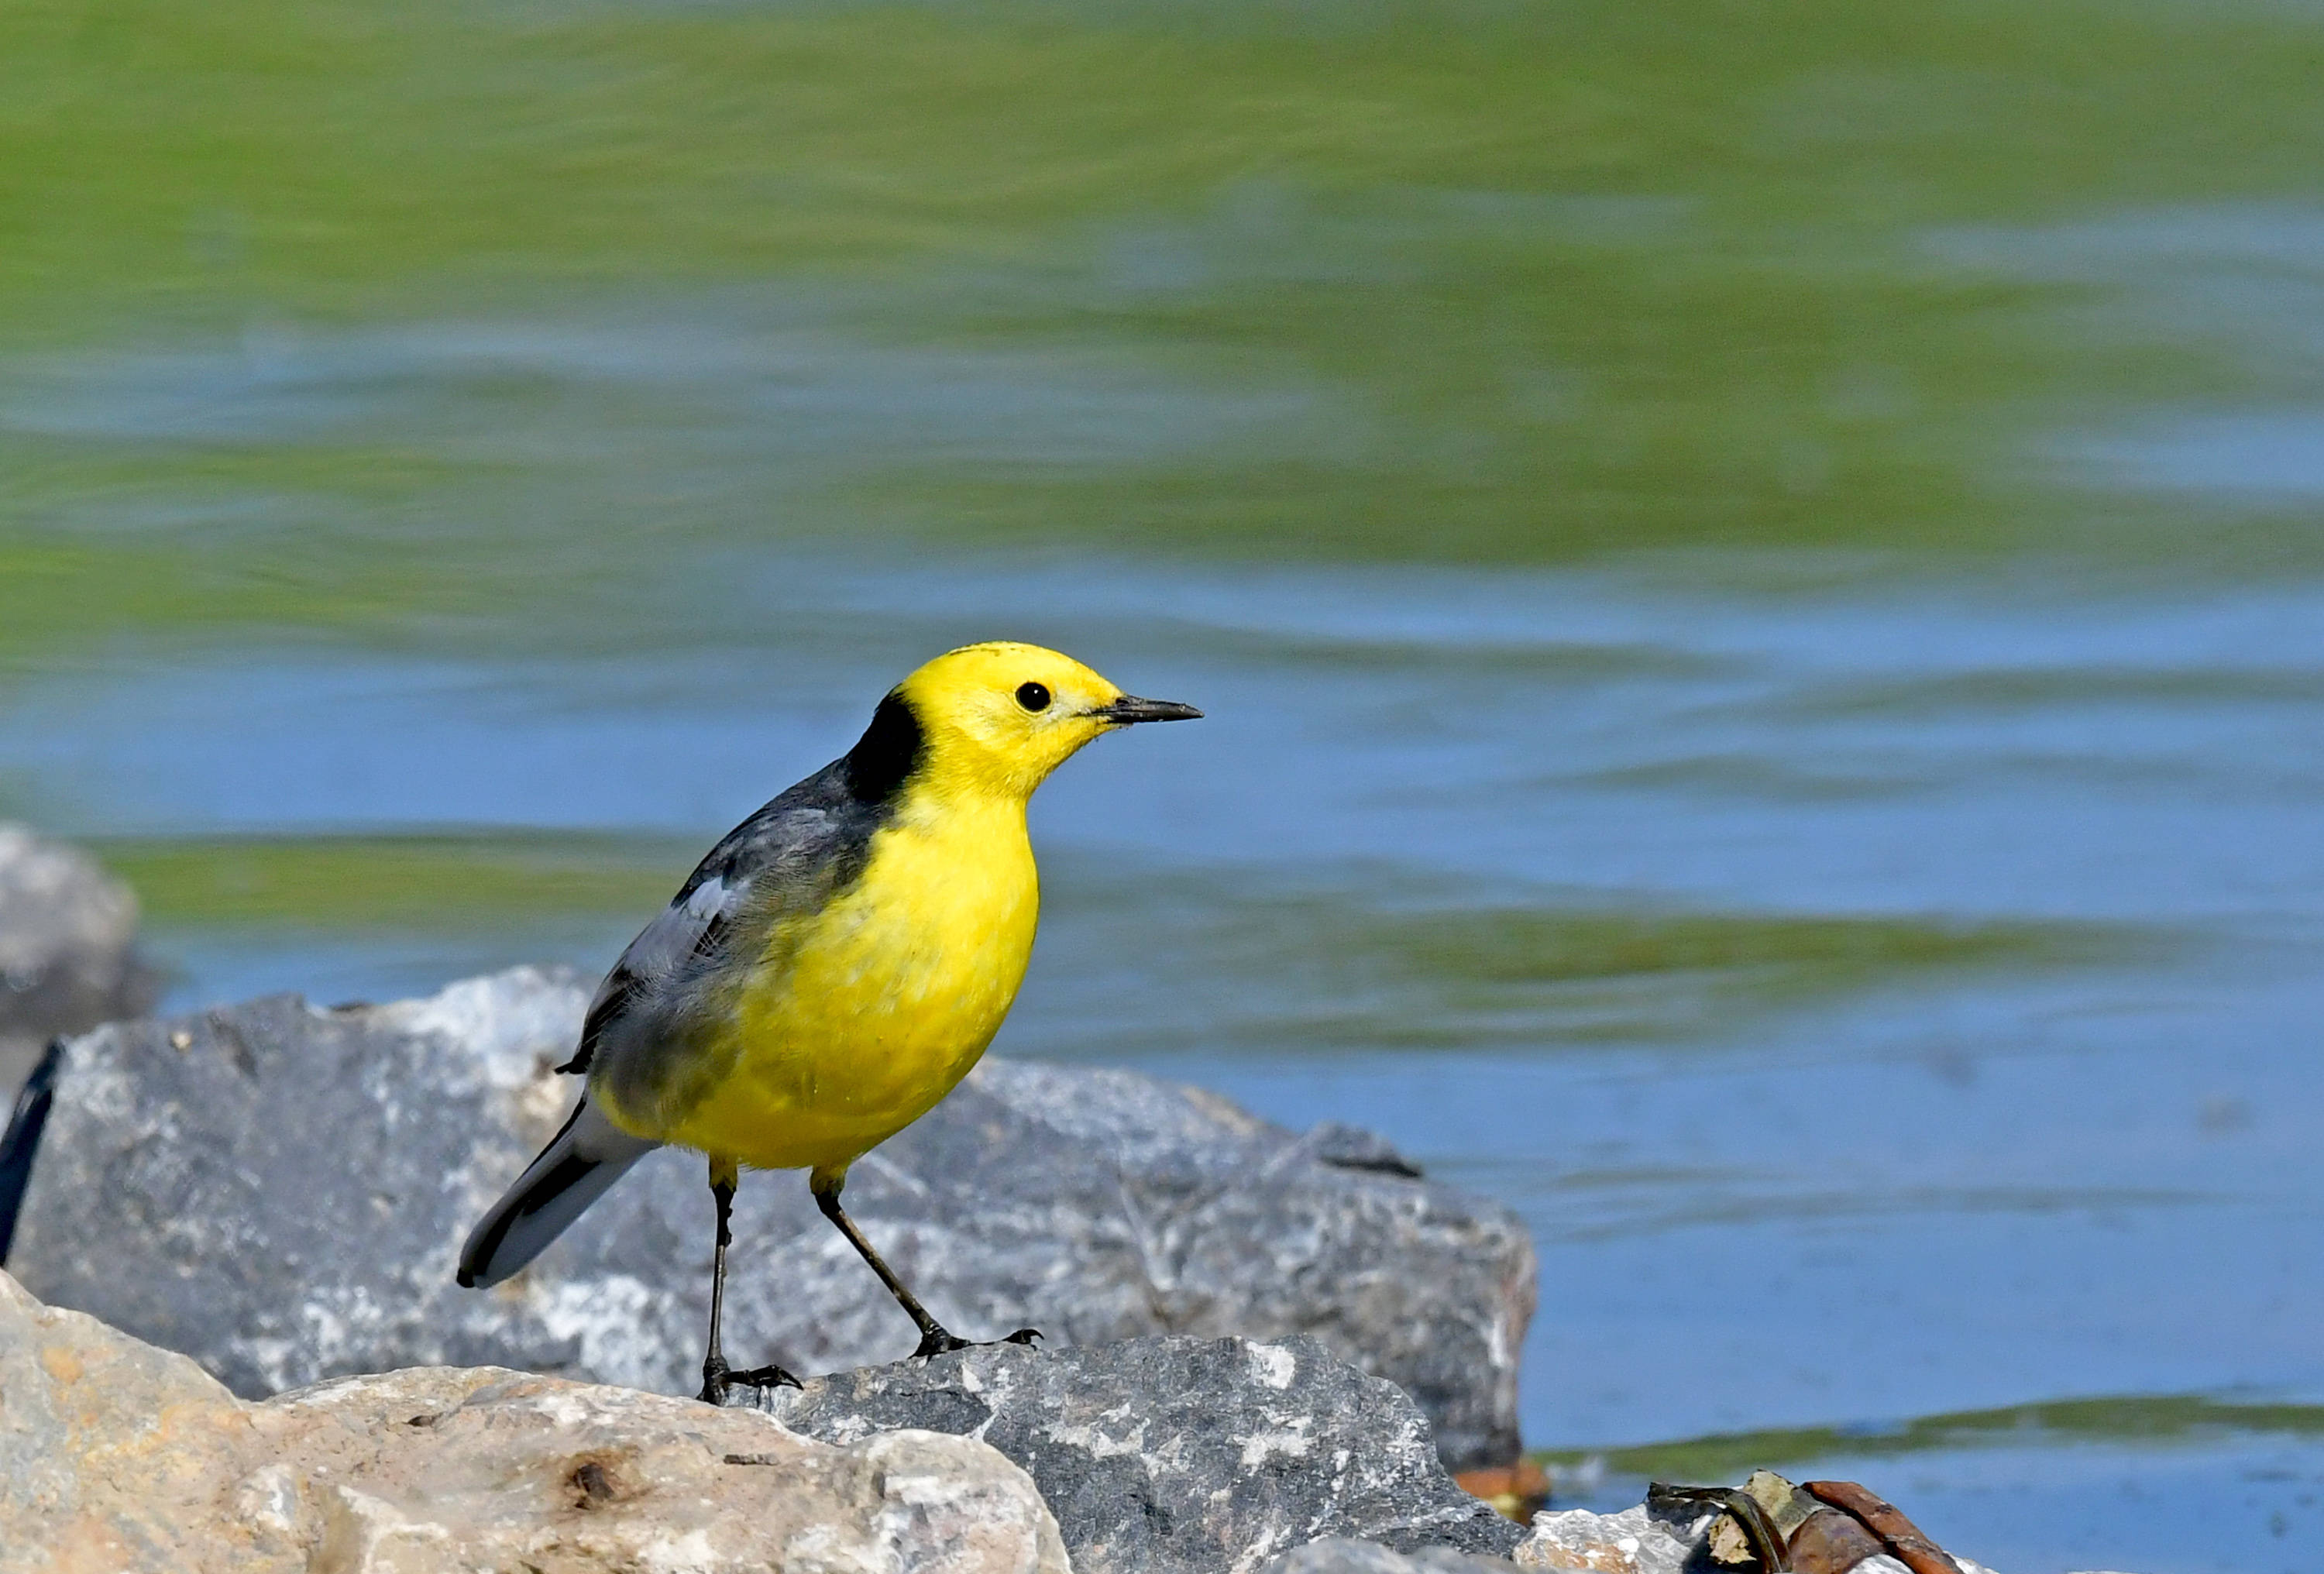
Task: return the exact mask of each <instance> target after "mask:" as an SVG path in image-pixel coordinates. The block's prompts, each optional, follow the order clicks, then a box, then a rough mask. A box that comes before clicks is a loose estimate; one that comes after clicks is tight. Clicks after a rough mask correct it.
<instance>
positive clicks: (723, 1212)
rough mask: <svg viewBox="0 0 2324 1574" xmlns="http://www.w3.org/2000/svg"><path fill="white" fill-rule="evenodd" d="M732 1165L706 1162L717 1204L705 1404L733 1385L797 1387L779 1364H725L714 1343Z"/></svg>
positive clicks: (721, 1304)
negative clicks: (746, 1368) (737, 1367)
mask: <svg viewBox="0 0 2324 1574" xmlns="http://www.w3.org/2000/svg"><path fill="white" fill-rule="evenodd" d="M735 1180H736V1169H735V1166H734V1165H733V1164H731V1163H728V1162H725V1161H722V1160H719V1159H712V1160H711V1161H710V1195H711V1197H712V1199H713V1200H714V1201H716V1202H717V1204H718V1236H717V1239H716V1240H715V1243H714V1244H713V1245H712V1247H711V1248H710V1353H709V1354H707V1355H705V1356H704V1357H703V1358H702V1393H701V1395H699V1397H700V1398H701V1400H702V1402H703V1403H704V1404H725V1403H726V1394H727V1391H728V1390H729V1389H733V1388H774V1387H779V1386H781V1385H789V1386H791V1387H793V1388H797V1387H798V1386H799V1380H798V1378H797V1377H794V1376H791V1375H790V1374H789V1373H788V1372H786V1371H784V1370H783V1369H782V1368H781V1367H778V1366H773V1365H768V1366H764V1367H752V1369H751V1370H749V1371H747V1372H737V1371H735V1370H733V1368H732V1367H728V1366H727V1365H726V1355H725V1352H724V1350H722V1349H721V1348H719V1345H718V1324H719V1321H720V1320H721V1317H722V1315H723V1314H724V1312H725V1310H726V1247H728V1246H729V1245H731V1244H732V1243H733V1238H734V1236H733V1230H732V1229H730V1228H729V1227H728V1220H730V1219H731V1218H732V1217H733V1212H734V1183H735Z"/></svg>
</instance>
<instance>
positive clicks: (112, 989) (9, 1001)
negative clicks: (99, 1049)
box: [0, 824, 154, 1088]
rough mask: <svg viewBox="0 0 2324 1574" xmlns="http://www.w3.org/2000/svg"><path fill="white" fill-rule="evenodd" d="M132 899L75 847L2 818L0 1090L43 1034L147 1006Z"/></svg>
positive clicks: (147, 979)
mask: <svg viewBox="0 0 2324 1574" xmlns="http://www.w3.org/2000/svg"><path fill="white" fill-rule="evenodd" d="M136 938H137V900H136V898H135V897H133V896H131V895H130V894H129V888H128V887H126V886H124V885H123V884H122V883H121V882H120V881H119V880H117V879H114V878H113V877H112V876H111V875H109V874H107V873H106V872H105V870H103V869H101V868H99V867H98V865H97V861H96V860H95V859H93V858H91V857H89V856H88V854H87V853H86V852H83V851H80V850H78V848H73V847H68V846H65V845H64V844H63V843H61V842H51V841H48V840H45V839H44V838H42V837H39V836H35V835H33V834H32V832H30V831H28V830H26V829H25V828H24V827H23V826H22V825H8V824H0V1088H14V1086H15V1085H16V1084H17V1083H18V1082H22V1081H23V1078H24V1073H25V1072H27V1071H29V1070H31V1069H32V1063H33V1061H34V1060H35V1059H37V1058H38V1057H39V1055H40V1053H41V1050H42V1048H43V1047H44V1046H45V1045H47V1043H48V1041H49V1040H50V1039H51V1038H52V1037H54V1036H56V1035H58V1034H60V1033H80V1032H83V1031H86V1030H87V1029H88V1028H91V1027H94V1026H97V1024H98V1023H100V1022H104V1021H107V1020H110V1019H111V1018H113V1017H134V1016H135V1015H136V1014H137V1013H138V1012H140V1011H143V1010H144V1009H146V1008H148V1007H149V1006H151V1005H152V1001H153V994H154V978H153V975H152V972H151V971H149V970H148V969H146V968H145V967H144V966H143V965H142V964H141V963H140V962H138V960H137V955H136V952H135V950H134V942H135V940H136Z"/></svg>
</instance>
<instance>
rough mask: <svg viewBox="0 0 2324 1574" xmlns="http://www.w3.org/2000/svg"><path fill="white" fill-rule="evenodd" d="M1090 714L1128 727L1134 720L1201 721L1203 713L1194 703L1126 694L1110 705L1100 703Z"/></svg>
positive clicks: (1102, 720) (1100, 719) (1098, 718)
mask: <svg viewBox="0 0 2324 1574" xmlns="http://www.w3.org/2000/svg"><path fill="white" fill-rule="evenodd" d="M1090 714H1091V715H1092V716H1093V717H1095V718H1096V719H1097V720H1099V721H1101V722H1111V723H1114V724H1115V725H1117V726H1122V727H1127V726H1129V725H1130V723H1132V722H1199V721H1201V720H1202V719H1203V713H1202V712H1200V711H1198V710H1196V709H1195V708H1194V706H1192V705H1182V704H1179V703H1178V702H1177V701H1176V700H1141V699H1139V697H1138V696H1137V695H1129V694H1126V695H1122V696H1121V697H1120V699H1118V700H1116V701H1114V702H1113V703H1112V704H1110V705H1100V706H1098V707H1097V708H1096V709H1095V710H1093V711H1092V712H1091V713H1090Z"/></svg>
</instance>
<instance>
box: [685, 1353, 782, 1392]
mask: <svg viewBox="0 0 2324 1574" xmlns="http://www.w3.org/2000/svg"><path fill="white" fill-rule="evenodd" d="M805 1386H806V1385H805V1384H803V1383H801V1382H800V1381H799V1380H798V1378H797V1377H794V1376H791V1375H790V1374H789V1373H788V1372H786V1371H784V1370H783V1369H782V1368H781V1367H778V1366H773V1365H771V1364H770V1365H768V1366H764V1367H752V1368H751V1369H750V1370H748V1371H745V1372H738V1371H736V1370H734V1368H733V1367H729V1366H728V1365H727V1364H726V1362H725V1359H724V1358H723V1357H720V1356H712V1357H710V1358H708V1359H707V1360H705V1361H704V1362H703V1363H702V1392H701V1393H700V1394H698V1395H696V1398H698V1399H700V1400H701V1401H702V1403H703V1404H725V1403H726V1395H728V1394H730V1393H732V1392H733V1390H735V1389H737V1388H749V1389H752V1390H754V1391H756V1392H759V1393H764V1392H766V1390H768V1389H770V1388H801V1387H805Z"/></svg>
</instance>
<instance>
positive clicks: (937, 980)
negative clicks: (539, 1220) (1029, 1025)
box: [654, 784, 1041, 1173]
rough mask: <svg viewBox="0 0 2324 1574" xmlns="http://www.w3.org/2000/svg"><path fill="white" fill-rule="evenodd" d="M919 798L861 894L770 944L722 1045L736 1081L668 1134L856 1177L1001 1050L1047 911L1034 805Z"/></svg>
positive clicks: (765, 1163)
mask: <svg viewBox="0 0 2324 1574" xmlns="http://www.w3.org/2000/svg"><path fill="white" fill-rule="evenodd" d="M916 798H917V799H918V801H917V802H916V801H914V800H915V799H916ZM1040 905H1041V897H1040V880H1039V876H1038V874H1037V872H1036V870H1035V869H1034V865H1033V848H1032V843H1031V842H1030V841H1029V840H1028V837H1027V835H1026V832H1025V802H1024V800H1023V799H1022V798H1015V799H1013V800H1012V799H1009V798H1001V797H995V796H986V795H981V794H980V795H973V796H968V797H965V798H961V797H954V798H953V799H951V800H949V801H945V800H944V799H941V798H939V797H937V796H936V792H935V790H934V789H933V788H932V787H929V786H927V785H926V784H922V785H919V786H918V787H914V788H911V789H908V796H907V797H906V799H905V801H904V803H903V804H902V805H900V808H899V815H898V819H897V823H896V824H892V825H890V826H889V827H887V828H886V829H884V830H882V831H881V832H879V833H877V834H875V835H874V836H873V837H872V839H871V857H870V859H869V861H867V863H866V864H865V866H864V870H863V874H862V879H861V881H860V883H858V884H857V885H856V886H855V888H853V890H851V891H850V892H849V893H848V894H847V895H846V896H844V897H841V898H840V899H839V900H838V901H837V902H835V903H834V904H833V905H832V906H831V907H828V908H826V909H825V910H824V911H822V912H820V913H817V914H815V915H813V916H810V917H807V918H804V919H800V920H798V921H796V922H794V923H792V924H788V925H782V926H780V927H779V930H778V931H777V933H775V934H771V935H770V937H769V940H768V943H767V945H766V947H765V954H766V963H765V965H764V966H763V967H762V968H761V969H760V970H759V971H758V972H757V974H756V975H755V976H754V977H753V979H752V982H751V983H750V984H749V985H748V986H747V987H746V988H745V989H744V990H743V991H742V996H741V999H739V1000H738V1001H737V1002H736V1004H735V1006H734V1008H733V1018H732V1026H731V1027H730V1028H729V1030H728V1036H727V1037H726V1038H725V1040H724V1042H722V1043H720V1044H719V1045H716V1046H715V1049H714V1050H713V1054H715V1056H716V1057H717V1058H718V1059H721V1060H729V1059H730V1058H731V1065H732V1069H731V1070H730V1071H729V1072H727V1073H726V1076H725V1079H724V1082H723V1084H722V1085H721V1087H720V1089H719V1091H717V1092H716V1093H715V1095H714V1096H713V1097H711V1098H708V1099H705V1100H703V1101H702V1102H701V1103H700V1104H699V1105H697V1106H696V1109H694V1111H693V1112H692V1113H691V1115H690V1116H689V1117H688V1118H687V1119H685V1120H684V1121H683V1122H681V1123H679V1124H678V1125H676V1126H673V1127H672V1128H669V1130H667V1131H662V1132H658V1133H655V1134H654V1135H656V1136H659V1137H661V1138H662V1140H664V1141H667V1142H677V1143H683V1144H684V1145H685V1146H687V1147H693V1148H699V1149H701V1150H702V1151H703V1152H705V1153H706V1154H712V1155H719V1156H727V1157H732V1158H734V1159H736V1160H738V1161H740V1162H741V1163H742V1164H749V1165H752V1166H753V1167H756V1168H759V1169H770V1170H774V1169H806V1168H814V1169H816V1170H818V1171H823V1172H825V1173H829V1172H834V1171H844V1169H845V1168H846V1167H847V1165H848V1164H849V1163H850V1162H851V1161H852V1160H853V1159H854V1158H855V1157H856V1156H857V1155H860V1154H862V1153H865V1152H868V1151H869V1150H870V1149H871V1148H872V1147H874V1146H877V1145H878V1144H880V1143H881V1142H884V1141H886V1140H887V1139H888V1138H889V1137H892V1136H894V1135H895V1134H896V1133H897V1132H899V1131H901V1130H902V1129H903V1128H905V1127H907V1126H908V1125H910V1124H911V1123H912V1122H913V1121H915V1120H917V1119H918V1118H920V1117H921V1116H923V1115H925V1114H927V1112H928V1111H929V1110H930V1109H934V1108H935V1107H936V1102H937V1100H941V1099H942V1098H943V1097H944V1096H945V1094H946V1093H949V1092H951V1091H952V1090H953V1087H954V1084H955V1083H957V1082H959V1081H960V1079H961V1078H963V1077H964V1076H966V1075H967V1074H968V1072H969V1069H970V1068H971V1067H973V1065H975V1064H976V1062H977V1060H978V1058H979V1057H980V1056H981V1055H982V1054H984V1050H985V1046H986V1045H989V1044H991V1042H992V1036H993V1035H994V1034H996V1033H998V1032H999V1031H1000V1030H1001V1020H1002V1018H1004V1017H1007V1016H1008V1014H1009V1008H1010V1005H1011V1004H1012V1003H1014V1001H1015V1000H1016V999H1017V988H1018V985H1019V983H1021V982H1022V981H1023V980H1024V977H1025V965H1026V963H1027V962H1028V961H1029V960H1030V959H1031V957H1032V954H1033V932H1034V928H1035V925H1036V923H1037V919H1038V917H1039V913H1040Z"/></svg>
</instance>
